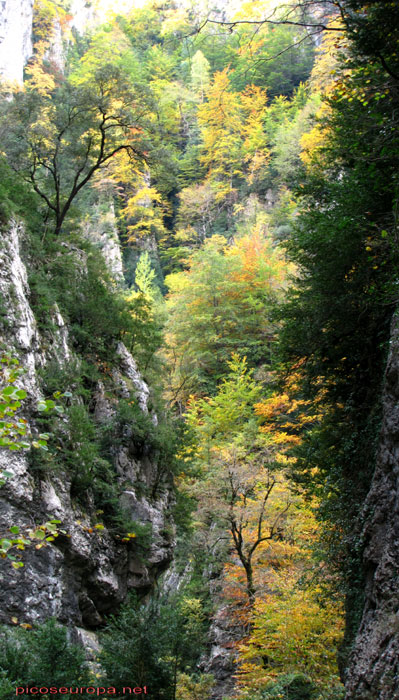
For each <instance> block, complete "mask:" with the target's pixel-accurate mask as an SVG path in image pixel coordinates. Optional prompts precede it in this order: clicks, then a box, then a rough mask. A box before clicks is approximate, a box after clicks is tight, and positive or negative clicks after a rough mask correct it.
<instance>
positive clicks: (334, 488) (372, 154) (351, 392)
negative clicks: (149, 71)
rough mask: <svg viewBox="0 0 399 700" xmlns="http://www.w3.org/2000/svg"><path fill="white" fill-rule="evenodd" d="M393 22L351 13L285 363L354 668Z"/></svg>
mask: <svg viewBox="0 0 399 700" xmlns="http://www.w3.org/2000/svg"><path fill="white" fill-rule="evenodd" d="M365 8H366V9H365ZM395 10H396V6H395ZM382 14H383V13H382V5H381V3H378V2H377V3H376V2H368V3H366V4H364V3H360V2H357V1H354V2H351V1H350V2H348V3H345V5H344V11H343V22H344V24H345V25H346V27H347V28H348V33H347V36H348V37H349V46H348V48H347V49H346V50H345V52H344V51H342V52H338V55H337V67H336V70H334V71H333V74H334V75H335V78H334V79H333V82H332V85H331V86H330V88H329V92H328V94H327V97H326V98H325V102H324V105H323V107H322V110H321V112H320V114H319V121H318V123H317V124H316V127H315V129H314V130H313V132H312V135H311V136H310V137H309V140H308V141H306V142H305V143H304V145H305V146H306V150H305V154H304V158H303V159H304V161H305V162H306V164H307V166H308V167H307V171H306V172H304V173H302V175H300V177H299V180H300V182H299V187H298V189H297V195H298V196H299V197H300V209H301V214H300V216H299V217H298V220H297V225H296V226H295V227H294V229H293V234H292V238H291V239H290V240H289V241H288V243H287V248H288V251H289V255H290V256H291V259H292V260H293V261H294V262H295V263H296V264H297V265H298V268H299V274H298V276H297V279H296V284H295V286H294V287H293V289H292V290H291V293H290V298H289V301H288V303H287V304H286V305H285V307H284V309H283V310H282V316H283V317H284V319H285V321H284V330H283V333H282V335H281V347H282V350H283V355H282V357H283V360H284V361H285V362H289V363H294V364H296V366H297V367H298V366H299V367H301V370H300V371H301V373H302V382H301V387H300V391H299V395H300V396H301V397H302V398H306V399H308V400H311V401H313V402H314V404H316V405H318V407H319V412H320V417H319V419H318V420H315V422H314V425H313V428H312V430H311V432H310V434H308V435H307V436H306V437H305V439H304V440H303V443H302V445H301V446H300V447H299V448H297V449H296V450H295V456H296V463H295V465H294V466H293V469H292V472H293V474H292V475H293V478H294V480H296V481H297V482H299V483H300V484H301V485H304V486H305V487H306V489H307V490H308V492H310V493H312V494H314V493H317V494H318V496H319V497H320V498H321V500H322V502H321V507H320V510H319V515H320V518H321V520H322V521H323V526H324V535H323V546H324V556H325V557H326V558H327V560H328V562H329V563H330V565H331V566H332V567H333V568H335V569H336V570H337V569H338V570H339V572H340V585H341V587H342V588H343V589H344V590H345V591H346V594H347V610H348V616H347V635H346V640H345V645H344V647H343V649H342V650H341V668H342V669H343V668H344V667H345V664H346V661H347V655H348V652H349V649H350V646H351V643H352V640H353V637H354V635H355V633H356V630H357V627H358V624H359V621H360V617H361V611H362V602H361V601H362V590H363V587H364V580H363V576H364V571H363V567H362V550H363V543H362V540H361V537H360V532H361V530H362V518H363V516H362V515H361V513H362V507H363V503H364V499H365V497H366V494H367V493H368V490H369V488H370V483H371V478H372V475H373V471H374V466H375V455H376V448H377V441H378V434H379V426H380V419H381V391H382V380H383V373H384V368H385V364H386V355H387V347H388V339H389V333H390V322H391V318H392V313H393V311H394V309H395V307H396V305H397V291H396V282H395V280H396V279H397V274H398V264H399V257H398V246H397V240H396V223H395V222H396V216H397V215H396V212H397V206H398V179H397V169H396V165H395V163H396V161H397V158H398V155H399V139H398V133H397V129H396V128H395V126H394V123H393V114H394V113H395V111H396V110H397V108H398V99H397V93H396V88H395V89H393V86H394V84H396V83H395V80H396V79H397V76H396V78H395V71H396V70H397V68H396V66H397V46H398V35H397V31H393V32H392V33H390V34H389V36H390V39H389V41H388V42H387V44H386V45H385V46H384V57H382V55H381V54H380V51H379V48H378V47H379V46H381V45H382V44H381V42H382V41H383V39H382V32H384V21H385V22H386V21H387V18H386V17H385V20H383V18H382ZM377 18H378V21H377ZM390 21H391V20H390ZM387 31H388V30H387ZM340 43H341V42H339V43H338V48H340V46H339V44H340ZM393 47H396V48H395V49H393ZM391 67H392V69H393V73H394V75H393V74H392V70H391ZM382 86H384V87H382ZM312 139H313V146H312Z"/></svg>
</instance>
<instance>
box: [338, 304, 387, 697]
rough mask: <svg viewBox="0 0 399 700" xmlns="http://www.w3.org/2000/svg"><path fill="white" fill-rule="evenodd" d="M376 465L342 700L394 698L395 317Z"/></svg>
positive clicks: (369, 495) (364, 516)
mask: <svg viewBox="0 0 399 700" xmlns="http://www.w3.org/2000/svg"><path fill="white" fill-rule="evenodd" d="M383 410H384V413H383V425H382V432H381V438H380V449H379V454H378V458H377V466H376V470H375V474H374V478H373V482H372V485H371V489H370V492H369V494H368V497H367V500H366V503H365V508H364V513H363V518H364V521H365V523H366V524H365V526H364V530H363V533H362V534H363V538H364V545H365V550H364V563H365V568H366V587H365V604H364V610H363V616H362V621H361V625H360V628H359V631H358V635H357V638H356V641H355V645H354V648H353V651H352V655H351V663H350V667H349V671H348V679H347V686H346V687H347V694H346V700H398V699H399V316H398V315H396V316H395V317H394V319H393V324H392V334H391V344H390V353H389V357H388V363H387V369H386V374H385V387H384V396H383Z"/></svg>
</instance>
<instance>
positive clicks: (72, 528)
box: [0, 222, 173, 629]
mask: <svg viewBox="0 0 399 700" xmlns="http://www.w3.org/2000/svg"><path fill="white" fill-rule="evenodd" d="M23 236H24V230H23V227H22V226H21V225H18V224H17V223H15V222H14V223H13V224H12V225H11V226H10V227H9V228H8V229H7V230H6V231H3V233H2V235H1V240H0V298H1V308H0V311H1V315H2V323H1V333H0V336H1V337H0V341H1V344H2V347H3V348H4V347H6V348H7V349H8V351H9V352H10V353H12V354H13V355H16V356H17V357H18V358H19V360H20V362H21V364H22V366H23V367H24V368H25V369H26V372H25V374H24V375H23V376H22V378H21V383H22V384H23V386H24V387H25V388H26V389H27V391H28V399H27V401H26V409H25V408H24V410H26V417H27V418H28V420H29V422H31V423H32V421H33V425H34V421H35V417H34V410H33V406H34V405H35V404H36V401H37V399H38V398H40V397H41V396H42V395H43V394H42V391H43V390H42V386H41V381H40V372H42V371H43V370H45V369H46V367H48V366H49V364H51V363H54V362H56V363H57V366H60V367H66V366H68V363H71V362H72V361H75V362H78V358H77V357H74V350H73V348H72V345H71V342H70V331H69V328H68V326H67V324H66V323H65V321H64V319H63V317H62V315H61V313H60V312H59V310H58V309H57V308H56V307H54V308H52V310H51V316H52V318H51V321H52V323H51V330H50V331H46V332H43V330H39V328H38V324H37V322H36V319H35V315H34V312H33V310H32V306H31V289H30V288H29V285H28V281H27V270H26V265H25V264H24V262H23V259H22V257H21V245H22V244H21V239H23ZM71 254H73V255H75V256H80V258H79V262H80V266H81V271H82V275H84V274H85V271H84V267H85V264H84V262H85V261H84V253H83V252H82V251H80V250H79V249H77V248H75V249H73V248H72V247H71ZM60 389H61V390H62V389H63V387H62V386H61V387H60ZM149 395H150V390H149V388H148V386H147V384H146V383H145V382H144V380H143V379H142V377H141V376H140V373H139V372H138V369H137V366H136V363H135V361H134V359H133V357H132V355H131V354H130V353H129V352H128V350H127V349H126V347H125V346H124V345H123V344H122V343H121V342H119V344H118V345H117V347H116V350H115V359H114V360H113V362H112V365H111V366H110V367H109V368H108V369H107V373H106V375H104V381H97V383H96V385H95V387H94V388H93V389H92V391H91V396H90V414H91V416H92V417H93V421H95V422H96V425H98V426H100V427H101V426H107V424H109V423H110V422H112V420H113V419H114V417H115V413H116V407H117V405H118V401H119V400H121V399H123V400H124V401H125V402H130V403H136V404H137V405H138V409H137V410H138V411H139V413H140V412H141V414H142V415H143V416H146V417H147V419H148V418H149V419H150V420H151V422H152V423H153V424H155V423H156V420H157V418H156V416H155V415H154V414H152V412H151V409H150V407H149ZM73 400H76V401H77V402H79V398H77V399H73ZM68 430H69V426H68V418H67V416H65V417H63V418H62V420H61V431H63V434H64V435H67V433H68ZM123 430H124V434H123V439H122V440H120V441H119V442H118V444H117V445H111V447H110V448H109V458H110V461H111V463H112V474H111V477H110V478H111V479H112V481H113V483H114V484H115V485H116V487H117V491H118V498H119V503H120V506H121V508H123V513H124V514H125V517H127V518H128V519H130V521H131V522H135V523H137V525H138V529H139V530H140V528H141V530H143V529H145V527H147V530H148V533H147V536H146V538H144V539H143V538H142V541H141V542H140V535H139V536H138V537H137V539H134V540H133V539H132V540H131V541H130V542H124V541H123V534H121V535H119V536H118V535H117V534H115V531H113V530H112V528H110V527H109V526H108V525H107V523H106V522H105V529H104V530H99V529H96V528H95V526H94V524H95V523H96V522H97V523H98V522H99V521H100V520H102V519H103V516H102V515H98V512H99V511H98V510H96V509H98V505H97V506H96V504H95V502H94V500H93V498H92V496H91V495H90V488H89V489H88V494H87V495H86V496H85V505H84V506H82V504H81V502H79V499H76V498H74V494H73V476H72V474H71V473H70V471H68V469H67V467H66V466H65V465H63V462H62V456H61V457H60V463H59V466H58V468H57V469H56V470H51V469H48V470H47V471H46V470H44V471H43V470H40V469H39V470H36V471H35V470H34V469H32V466H31V463H30V459H29V454H28V452H27V451H24V452H13V453H10V452H9V451H6V450H1V451H0V468H3V469H5V468H6V469H7V470H8V471H10V472H12V474H13V476H12V478H10V479H9V480H8V482H7V483H6V485H5V486H4V487H3V488H2V489H1V496H0V531H1V532H5V531H7V528H8V527H9V526H10V524H11V523H13V524H17V525H20V526H24V525H29V526H32V525H33V524H35V523H36V524H39V523H42V522H44V521H46V520H48V519H50V518H57V519H59V520H61V521H62V528H63V530H65V533H66V534H65V535H61V536H60V537H59V538H58V539H57V540H56V541H55V545H52V544H49V545H48V546H46V547H45V548H43V549H41V550H40V551H37V550H35V548H34V547H31V548H29V549H28V550H27V551H26V552H25V553H24V555H23V560H24V562H25V566H24V567H23V568H22V569H18V570H15V569H13V568H12V567H11V566H10V563H9V561H8V560H6V559H3V560H0V561H1V565H0V576H1V590H0V622H4V623H9V622H10V620H11V617H17V618H18V620H19V621H20V622H23V623H32V622H36V621H42V620H45V619H47V618H48V617H50V616H56V617H57V618H58V619H59V620H60V621H61V622H64V623H67V624H69V625H71V624H72V625H75V626H77V627H82V628H86V629H94V628H96V627H98V626H99V625H101V624H102V621H103V619H104V615H105V614H107V613H109V612H110V611H115V610H116V608H117V606H118V604H119V603H121V601H123V600H124V598H125V597H126V594H127V592H128V591H129V590H130V589H136V590H138V591H141V592H142V593H143V594H144V593H146V592H148V591H149V589H150V587H151V585H152V583H153V581H154V580H155V578H156V577H157V575H158V574H159V573H160V572H161V571H162V570H164V569H165V568H166V567H167V565H168V563H169V561H170V560H171V557H172V549H173V522H172V520H171V515H170V509H171V505H172V504H173V495H172V487H171V481H170V476H169V475H168V474H167V472H165V470H163V472H162V476H161V477H160V474H159V471H158V464H157V456H156V454H153V453H152V452H151V450H150V448H149V447H148V446H146V445H145V444H140V445H138V444H137V439H136V436H135V435H136V434H135V431H134V425H129V424H125V425H124V428H123ZM76 468H77V469H78V468H79V465H76ZM155 484H156V486H155ZM150 530H151V532H149V531H150Z"/></svg>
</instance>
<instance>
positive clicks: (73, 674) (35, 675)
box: [0, 619, 89, 700]
mask: <svg viewBox="0 0 399 700" xmlns="http://www.w3.org/2000/svg"><path fill="white" fill-rule="evenodd" d="M88 683H89V669H88V666H87V663H86V660H85V654H84V650H83V649H82V647H80V646H78V645H76V644H72V643H71V642H70V641H69V640H68V633H67V629H66V628H65V627H62V626H61V625H59V624H57V622H56V621H55V620H54V619H51V620H48V621H47V622H46V623H44V624H42V625H39V626H38V627H37V628H36V629H34V630H22V629H15V630H14V629H12V630H9V629H5V628H3V629H2V630H1V632H0V700H9V698H10V688H11V689H12V693H11V694H12V695H15V687H16V686H24V687H27V686H28V687H29V686H40V687H47V688H48V687H49V686H66V685H68V686H72V685H73V686H75V685H88ZM42 697H45V696H42Z"/></svg>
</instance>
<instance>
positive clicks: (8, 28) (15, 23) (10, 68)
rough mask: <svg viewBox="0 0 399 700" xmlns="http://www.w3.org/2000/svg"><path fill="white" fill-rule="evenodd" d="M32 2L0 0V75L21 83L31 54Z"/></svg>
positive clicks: (26, 0)
mask: <svg viewBox="0 0 399 700" xmlns="http://www.w3.org/2000/svg"><path fill="white" fill-rule="evenodd" d="M32 11H33V0H0V75H2V76H4V77H5V78H6V79H7V80H17V81H18V82H19V83H21V82H22V76H23V70H24V66H25V63H26V61H27V60H28V58H29V57H30V55H31V54H32Z"/></svg>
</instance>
